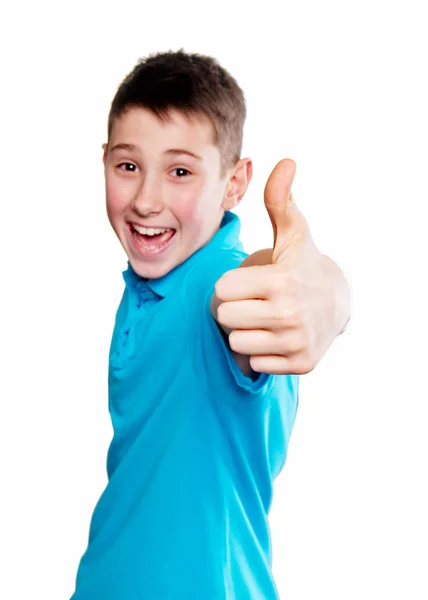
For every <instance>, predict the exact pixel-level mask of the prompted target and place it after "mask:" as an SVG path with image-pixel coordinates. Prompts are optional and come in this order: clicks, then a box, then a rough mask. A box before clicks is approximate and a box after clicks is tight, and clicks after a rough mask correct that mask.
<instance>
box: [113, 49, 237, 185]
mask: <svg viewBox="0 0 428 600" xmlns="http://www.w3.org/2000/svg"><path fill="white" fill-rule="evenodd" d="M133 107H141V108H146V109H148V110H149V111H151V112H152V113H153V114H155V115H156V116H157V117H158V118H160V119H161V120H163V121H168V120H169V116H170V111H171V110H174V109H175V110H177V111H180V112H181V113H183V114H184V115H185V116H187V117H192V116H193V117H205V118H207V119H208V120H209V122H210V123H211V125H212V126H213V130H214V144H215V145H217V146H218V148H219V151H220V157H221V176H223V175H224V174H225V172H226V170H227V169H229V168H230V167H233V166H234V165H235V164H236V162H237V161H238V160H239V158H240V156H241V151H242V141H243V130H244V122H245V118H246V105H245V98H244V93H243V91H242V90H241V88H240V87H239V85H238V83H237V81H236V80H235V79H234V78H233V77H232V76H231V75H230V73H229V72H228V71H227V70H226V69H224V68H223V67H222V66H220V64H219V63H218V62H217V60H216V59H215V58H213V57H211V56H205V55H201V54H195V53H192V54H191V53H186V52H184V50H183V49H180V50H178V51H168V52H159V53H156V54H151V55H149V56H148V57H146V58H141V59H139V60H138V62H137V64H136V66H135V67H134V69H133V70H132V71H131V72H130V73H129V74H128V75H127V76H126V77H125V79H124V80H123V81H122V83H121V84H120V86H119V88H118V90H117V92H116V94H115V96H114V98H113V101H112V104H111V108H110V113H109V117H108V139H110V135H111V131H112V127H113V123H114V119H115V118H118V117H120V116H122V115H123V114H124V113H125V112H126V111H127V110H128V109H129V108H133Z"/></svg>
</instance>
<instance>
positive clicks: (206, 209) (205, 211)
mask: <svg viewBox="0 0 428 600" xmlns="http://www.w3.org/2000/svg"><path fill="white" fill-rule="evenodd" d="M211 206H212V200H211V198H210V194H209V193H208V190H207V189H206V188H204V186H202V185H201V186H197V187H195V188H193V189H189V188H188V189H187V190H185V191H184V190H183V193H182V194H180V195H179V196H176V197H175V199H174V208H173V210H174V214H175V216H176V218H177V219H178V220H179V221H180V222H181V226H182V227H183V228H187V229H194V230H201V229H204V223H206V222H208V221H210V207H211Z"/></svg>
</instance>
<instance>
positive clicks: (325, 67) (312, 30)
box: [0, 0, 428, 600]
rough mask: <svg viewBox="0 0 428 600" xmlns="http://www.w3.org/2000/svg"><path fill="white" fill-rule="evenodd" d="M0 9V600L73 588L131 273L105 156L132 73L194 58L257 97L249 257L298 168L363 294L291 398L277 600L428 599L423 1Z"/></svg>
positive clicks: (328, 236) (309, 199)
mask: <svg viewBox="0 0 428 600" xmlns="http://www.w3.org/2000/svg"><path fill="white" fill-rule="evenodd" d="M8 4H9V6H8V8H7V9H3V14H2V18H1V19H0V22H1V28H2V31H1V34H2V35H1V36H0V39H1V40H2V41H1V45H2V48H1V57H2V58H1V61H2V66H1V75H2V86H1V87H2V92H1V96H0V98H1V100H0V101H1V110H0V118H1V124H0V125H1V129H0V131H1V144H0V147H1V150H0V152H1V154H0V159H1V162H0V165H1V167H0V168H1V188H0V189H1V261H2V264H1V273H0V275H1V289H2V294H1V342H2V343H1V356H2V372H1V378H0V385H1V390H0V394H1V395H0V399H1V419H0V428H1V430H0V444H1V482H2V489H3V491H2V495H1V512H0V519H1V523H0V525H1V534H0V540H1V542H0V543H1V546H2V552H3V557H2V569H1V571H2V575H1V578H0V597H1V598H7V599H8V600H15V599H24V598H37V599H41V600H42V599H43V600H51V599H52V600H59V599H62V598H63V599H67V598H69V596H70V595H71V593H72V591H73V589H74V588H73V586H74V578H75V574H76V570H77V566H78V561H79V559H80V557H81V555H82V553H83V552H84V550H85V547H86V542H87V535H88V529H89V520H90V517H91V514H92V510H93V508H94V506H95V503H96V501H97V499H98V497H99V495H100V493H101V492H102V490H103V488H104V486H105V483H106V470H105V460H106V453H107V448H108V444H109V442H110V439H111V434H112V431H111V426H110V421H109V415H108V411H107V359H108V349H109V343H110V336H111V333H112V327H113V322H114V317H115V311H116V308H117V305H118V302H119V300H120V296H121V293H122V289H123V280H122V274H121V273H122V270H123V269H124V268H125V266H126V257H125V255H124V253H123V250H122V249H121V247H120V245H119V242H118V241H117V239H116V237H115V235H114V233H113V231H112V230H111V229H110V226H109V223H108V220H107V217H106V214H105V206H104V201H105V200H104V187H103V185H104V181H103V169H102V161H101V158H102V150H101V144H102V143H103V142H105V141H106V125H107V115H108V111H109V107H110V102H111V100H112V98H113V95H114V93H115V91H116V88H117V86H118V85H119V83H120V82H121V80H122V79H123V78H124V77H125V75H126V74H127V73H128V72H129V71H130V70H131V69H132V68H133V67H134V65H135V64H136V62H137V60H138V58H140V57H143V56H146V55H147V54H148V53H152V52H156V51H160V50H169V49H172V50H178V49H179V48H180V47H183V48H184V49H185V50H188V51H194V52H200V53H205V54H212V55H214V56H215V57H216V58H217V59H218V60H219V61H220V63H221V64H222V65H223V66H224V67H226V68H227V69H228V70H229V71H230V72H231V73H232V74H233V75H234V76H235V77H236V78H237V80H238V82H239V83H240V85H241V87H242V88H243V89H244V92H245V95H246V98H247V105H248V119H247V125H246V130H245V142H244V152H243V155H244V156H251V157H252V159H253V162H254V179H253V181H252V183H251V185H250V188H249V191H248V193H247V195H246V197H245V198H244V199H243V201H242V204H241V205H240V206H239V208H238V209H237V211H236V212H237V213H238V214H239V216H240V217H241V219H242V240H243V243H244V247H245V248H246V250H247V251H248V252H252V251H255V250H257V249H259V248H264V247H266V246H270V245H271V243H272V232H271V227H270V221H269V218H268V215H267V213H266V212H265V209H264V205H263V187H264V184H265V181H266V179H267V177H268V175H269V173H270V171H271V170H272V169H273V167H274V166H275V164H276V163H277V162H278V161H279V160H280V159H281V158H284V157H290V158H292V159H294V160H295V161H296V163H297V172H296V177H295V181H294V185H293V193H294V197H295V200H296V202H297V203H298V204H299V207H300V208H301V210H302V211H303V213H304V214H305V216H306V217H307V219H308V222H309V225H310V227H311V231H312V234H313V237H314V239H315V241H316V243H317V245H318V247H319V248H320V249H321V251H322V252H324V253H325V254H328V255H329V256H331V257H332V258H333V259H334V260H335V261H336V262H337V263H338V264H339V265H340V267H341V268H342V270H343V271H344V272H345V274H346V276H347V278H348V280H349V281H350V283H351V287H352V294H353V317H352V322H351V325H350V328H349V329H348V331H347V332H346V333H345V334H343V335H342V336H341V337H339V338H338V339H337V340H336V341H335V342H334V343H333V345H332V346H331V347H330V349H329V350H328V352H327V354H326V355H325V357H324V358H323V359H322V361H321V362H320V363H319V364H318V366H317V367H316V369H315V370H314V371H312V372H311V373H310V374H308V375H306V376H303V377H302V379H301V393H300V408H299V414H298V417H297V421H296V425H295V429H294V432H293V435H292V439H291V443H290V448H289V455H288V460H287V464H286V466H285V468H284V470H283V472H282V473H281V475H280V476H279V478H278V480H277V481H276V484H275V498H274V504H273V508H272V511H271V516H270V522H271V528H272V537H273V554H274V567H273V568H274V574H275V578H276V582H277V585H278V588H279V591H280V596H281V600H303V599H305V600H314V599H317V600H318V599H323V600H324V599H326V600H343V599H346V600H353V599H358V600H360V599H364V600H379V599H384V598H388V599H389V600H391V599H394V600H395V599H403V600H408V599H412V600H426V599H427V598H428V582H427V564H428V551H427V544H428V542H427V540H428V527H427V506H428V493H427V489H426V487H427V458H428V442H427V434H426V430H427V409H426V406H427V401H428V392H427V383H426V370H427V368H426V359H427V354H428V353H427V345H426V339H427V333H428V327H427V317H426V312H427V305H428V297H427V291H426V290H427V267H426V260H427V257H428V252H427V241H426V240H427V237H426V234H425V228H426V227H425V223H426V221H425V217H426V214H427V211H426V206H427V201H428V183H427V159H428V152H427V139H428V126H427V125H428V123H427V106H428V95H427V92H426V82H427V72H428V68H427V59H426V56H427V55H428V44H427V41H426V40H427V36H426V20H424V19H423V18H422V7H423V2H419V3H416V2H409V3H406V5H404V3H403V2H401V3H398V2H380V1H378V0H377V1H373V0H370V1H368V0H363V1H359V2H353V3H351V2H339V1H337V0H336V1H333V0H326V1H324V2H315V1H308V0H299V1H293V2H281V3H279V2H278V4H277V3H275V2H273V1H264V2H262V3H261V4H254V6H251V5H250V4H251V3H249V2H235V3H234V2H227V3H226V4H224V5H221V4H218V3H214V2H213V3H208V2H207V3H205V2H202V1H200V2H195V3H190V2H186V1H184V2H181V3H173V2H169V3H168V2H162V3H156V2H143V1H140V2H134V1H129V2H124V3H120V2H115V3H112V2H103V3H102V4H101V3H100V4H98V3H97V2H77V3H76V2H74V3H71V2H70V3H67V4H66V3H64V2H57V3H55V4H54V3H53V2H52V3H51V4H48V3H46V2H42V3H40V2H39V3H32V4H30V3H29V2H28V3H26V4H21V5H19V4H18V3H15V4H14V5H13V8H11V3H8ZM279 7H280V8H279ZM279 10H280V11H281V12H278V11H279ZM424 56H425V58H424Z"/></svg>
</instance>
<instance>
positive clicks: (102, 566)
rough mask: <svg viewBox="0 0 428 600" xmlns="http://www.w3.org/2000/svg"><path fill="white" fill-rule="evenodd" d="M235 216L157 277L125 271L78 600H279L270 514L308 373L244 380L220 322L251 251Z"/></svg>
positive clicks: (228, 215) (75, 599) (229, 215)
mask: <svg viewBox="0 0 428 600" xmlns="http://www.w3.org/2000/svg"><path fill="white" fill-rule="evenodd" d="M239 233H240V221H239V218H238V216H237V215H236V214H234V213H231V212H226V213H225V215H224V218H223V221H222V223H221V227H220V229H219V230H218V231H217V233H216V234H215V235H214V237H213V238H212V239H211V240H210V242H209V243H208V244H207V245H206V246H204V247H203V248H201V249H200V250H198V251H197V252H196V253H195V254H193V255H192V256H191V257H190V258H189V259H188V260H187V261H185V262H184V263H182V264H181V265H179V266H178V267H176V268H175V269H173V270H172V271H170V272H169V273H168V274H167V275H165V276H164V277H162V278H160V279H156V280H149V281H147V280H145V279H143V278H141V277H139V276H138V275H137V274H136V273H135V272H134V271H133V269H132V267H131V265H130V264H129V263H128V268H127V270H126V271H124V273H123V276H124V280H125V290H124V293H123V297H122V300H121V303H120V306H119V308H118V311H117V315H116V323H115V328H114V332H113V337H112V342H111V349H110V361H109V410H110V414H111V419H112V424H113V429H114V435H113V439H112V441H111V444H110V447H109V451H108V456H107V471H108V484H107V486H106V488H105V490H104V492H103V493H102V495H101V497H100V499H99V501H98V503H97V505H96V507H95V510H94V513H93V516H92V520H91V526H90V533H89V543H88V547H87V549H86V552H85V553H84V555H83V557H82V559H81V561H80V565H79V569H78V573H77V579H76V591H75V593H74V594H73V596H72V600H98V599H100V600H137V599H138V600H173V599H174V600H223V599H230V600H250V599H251V600H259V599H260V600H274V599H275V600H276V599H277V598H278V594H277V590H276V587H275V583H274V580H273V577H272V572H271V566H272V554H271V540H270V532H269V524H268V512H269V509H270V506H271V501H272V490H273V481H274V480H275V478H276V477H277V475H278V474H279V472H280V471H281V469H282V467H283V465H284V463H285V460H286V455H287V448H288V443H289V439H290V435H291V432H292V428H293V424H294V421H295V416H296V411H297V406H298V384H299V376H298V375H267V374H260V375H259V376H258V378H257V379H256V380H255V381H253V380H252V379H250V378H249V377H247V376H245V375H243V374H242V372H241V371H240V369H239V368H238V366H237V364H236V362H235V361H234V359H233V357H232V355H231V353H230V350H229V349H228V347H227V342H226V340H225V338H224V337H223V335H222V334H221V332H220V329H219V327H218V325H217V323H216V322H215V320H214V319H213V317H212V315H211V312H210V299H211V296H212V294H213V291H214V284H215V282H216V281H217V279H218V278H219V277H220V276H221V275H222V274H223V273H225V272H226V271H228V270H230V269H233V268H236V267H238V265H239V264H240V263H241V262H242V261H243V260H244V258H245V257H246V256H247V254H246V253H245V252H244V250H243V247H242V244H241V242H240V241H239Z"/></svg>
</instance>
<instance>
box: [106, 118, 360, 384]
mask: <svg viewBox="0 0 428 600" xmlns="http://www.w3.org/2000/svg"><path fill="white" fill-rule="evenodd" d="M117 144H128V145H132V146H133V148H127V149H123V148H122V149H115V148H114V147H115V146H116V145H117ZM173 149H181V150H186V151H187V152H190V153H193V154H196V155H197V156H199V159H198V158H195V157H193V156H190V155H189V154H188V153H186V152H180V153H174V154H172V153H171V150H173ZM103 150H104V155H103V162H104V169H105V183H106V204H107V214H108V217H109V220H110V223H111V226H112V227H113V230H114V231H115V233H116V235H117V237H118V238H119V241H120V243H121V244H122V246H123V248H124V250H125V252H126V254H127V256H128V258H129V262H130V263H131V266H132V268H133V269H134V271H135V272H136V273H137V274H138V275H140V276H141V277H145V278H148V279H156V278H159V277H162V276H163V275H165V274H166V273H168V272H169V271H171V270H172V269H173V268H174V267H176V266H177V265H179V264H181V263H182V262H184V261H185V260H186V259H187V258H188V257H189V256H191V255H192V254H193V253H194V252H196V251H197V250H198V249H199V248H201V247H202V246H204V245H205V244H207V243H208V242H209V240H210V239H211V238H212V236H213V235H214V234H215V232H216V231H217V230H218V228H219V225H220V223H221V220H222V218H223V215H224V211H226V210H231V209H233V208H234V207H236V206H237V205H238V204H239V202H240V201H241V200H242V198H243V196H244V194H245V192H246V190H247V187H248V184H249V183H250V181H251V178H252V171H253V169H252V162H251V160H250V159H249V158H243V159H240V160H239V161H237V162H236V164H235V165H233V166H231V167H230V168H229V170H228V171H227V172H226V174H225V175H224V176H221V172H220V164H221V156H220V151H219V149H218V147H217V146H216V145H215V144H214V143H213V130H212V126H211V124H210V123H209V122H208V121H207V120H204V119H203V118H196V117H194V118H192V119H189V118H186V117H185V116H184V115H183V114H181V113H179V112H177V111H172V112H171V113H170V119H169V120H168V121H166V122H163V121H161V120H159V119H158V118H157V117H156V116H155V115H153V114H151V113H150V112H149V111H147V110H145V109H142V108H132V109H130V110H128V111H127V112H126V113H125V114H124V115H123V116H122V117H121V118H119V119H117V120H116V121H115V123H114V125H113V129H112V132H111V136H110V140H109V144H108V145H107V144H104V145H103ZM295 171H296V164H295V162H294V161H292V160H291V159H284V160H282V161H280V162H279V163H278V165H277V166H276V167H275V169H274V170H273V171H272V174H271V175H270V177H269V180H268V182H267V184H266V188H265V207H266V210H267V212H268V214H269V218H270V220H271V223H272V230H273V247H272V249H264V250H260V251H258V252H255V253H254V254H252V255H250V256H249V257H247V258H246V259H245V260H244V261H243V263H242V264H241V265H240V268H238V269H233V270H232V271H229V272H227V273H225V274H224V275H223V276H222V277H221V278H220V279H219V280H218V281H217V283H216V286H215V294H214V295H213V298H212V301H211V312H212V314H213V317H214V318H215V320H216V321H217V323H218V325H219V327H220V328H221V331H222V333H223V334H224V335H225V339H227V340H228V343H229V348H230V351H231V353H232V355H233V356H234V358H235V360H236V361H237V363H238V365H239V367H240V369H241V370H242V372H243V373H244V374H245V375H247V376H249V377H252V378H255V377H257V373H263V372H264V373H276V374H286V373H289V374H304V373H308V372H310V371H311V370H312V369H313V368H314V367H315V365H316V364H317V363H318V361H319V360H320V358H321V357H322V356H323V355H324V353H325V352H326V351H327V349H328V347H329V346H330V345H331V343H332V342H333V340H334V339H335V338H336V337H337V336H338V335H339V334H340V333H341V332H342V331H343V329H344V327H345V324H346V322H347V321H348V319H349V315H350V292H349V287H348V284H347V281H346V279H345V277H344V275H343V273H342V272H341V271H340V269H339V268H338V266H337V265H336V264H335V263H334V262H333V261H332V260H331V259H330V258H329V257H327V256H324V255H322V254H321V252H320V251H319V250H318V249H317V248H316V246H315V244H314V242H313V240H312V237H311V234H310V231H309V227H308V224H307V222H306V219H305V218H304V216H303V214H302V213H301V212H300V210H299V209H298V207H297V206H296V204H295V202H294V199H293V198H292V195H291V185H292V182H293V179H294V175H295ZM130 222H134V223H137V224H139V225H142V226H146V227H160V228H173V229H175V230H176V233H175V236H174V239H173V243H172V244H171V246H170V247H169V248H168V249H167V250H166V251H165V252H164V253H162V254H161V255H159V256H150V257H142V256H141V255H140V254H138V253H137V252H136V251H135V249H134V248H133V246H132V243H131V237H130V236H131V234H130V231H129V223H130Z"/></svg>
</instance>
